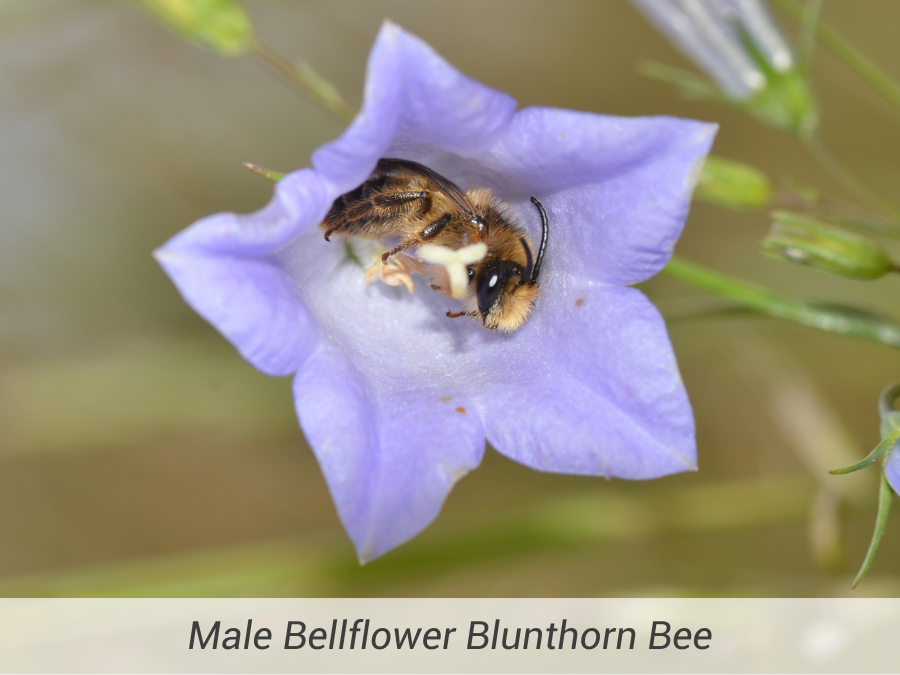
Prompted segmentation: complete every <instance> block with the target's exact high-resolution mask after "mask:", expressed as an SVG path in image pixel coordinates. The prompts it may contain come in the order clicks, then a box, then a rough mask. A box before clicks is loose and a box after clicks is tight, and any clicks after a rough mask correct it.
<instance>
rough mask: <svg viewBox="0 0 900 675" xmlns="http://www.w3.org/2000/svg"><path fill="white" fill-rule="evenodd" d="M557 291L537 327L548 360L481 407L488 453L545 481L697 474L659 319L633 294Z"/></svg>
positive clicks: (598, 289) (529, 367)
mask: <svg viewBox="0 0 900 675" xmlns="http://www.w3.org/2000/svg"><path fill="white" fill-rule="evenodd" d="M560 291H561V293H562V295H563V297H562V298H561V299H560V301H559V302H545V303H542V316H541V319H540V320H539V321H537V322H535V324H534V327H535V330H536V332H539V333H541V334H542V335H541V338H542V339H540V343H541V344H542V347H543V353H542V354H539V355H538V358H525V359H522V360H521V361H520V362H519V364H517V369H516V370H515V371H513V372H512V373H510V374H509V375H508V376H507V377H506V378H505V379H506V381H497V383H496V386H495V387H493V388H491V389H490V390H489V391H487V392H486V393H485V395H484V396H482V397H481V398H480V399H479V402H480V404H481V405H482V407H483V410H484V416H485V420H486V423H485V428H486V431H487V438H488V440H489V441H490V443H491V445H493V446H494V447H495V448H496V449H497V450H498V451H499V452H501V453H503V454H504V455H506V456H507V457H510V458H512V459H514V460H516V461H518V462H521V463H523V464H525V465H527V466H530V467H532V468H535V469H539V470H541V471H557V472H561V473H575V474H590V475H603V476H614V477H618V478H629V479H647V478H657V477H659V476H664V475H667V474H670V473H677V472H680V471H690V470H694V469H695V468H696V461H697V458H696V448H695V441H694V421H693V416H692V414H691V407H690V403H689V402H688V399H687V395H686V393H685V390H684V386H683V385H682V382H681V377H680V375H679V373H678V366H677V365H676V363H675V356H674V354H673V353H672V348H671V346H670V344H669V340H668V337H667V335H666V329H665V324H664V323H663V320H662V317H660V315H659V313H658V312H657V311H656V309H655V308H654V307H653V305H652V304H650V302H649V301H648V300H647V299H646V298H645V297H644V295H643V294H642V293H641V292H640V291H638V290H636V289H632V288H610V287H604V286H600V285H597V284H592V283H590V282H578V281H575V280H572V281H571V282H570V283H569V284H568V286H567V287H566V288H564V289H560ZM526 328H527V327H526Z"/></svg>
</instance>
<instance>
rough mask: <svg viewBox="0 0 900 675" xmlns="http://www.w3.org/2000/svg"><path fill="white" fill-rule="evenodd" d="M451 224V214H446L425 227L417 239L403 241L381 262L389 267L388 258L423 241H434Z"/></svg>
mask: <svg viewBox="0 0 900 675" xmlns="http://www.w3.org/2000/svg"><path fill="white" fill-rule="evenodd" d="M449 222H450V214H449V213H445V214H444V215H442V216H441V217H440V218H438V219H437V220H436V221H434V222H433V223H429V224H428V225H426V226H425V228H424V229H423V230H422V231H421V232H419V233H418V234H417V235H416V236H415V237H410V238H409V239H405V240H404V241H401V242H400V243H399V244H398V245H397V246H395V247H394V248H392V249H391V250H390V251H388V252H387V253H385V254H384V255H383V256H381V262H383V263H384V264H385V265H387V261H388V258H390V257H391V256H392V255H395V254H397V253H399V252H400V251H403V250H405V249H408V248H412V247H414V246H418V245H419V244H421V243H422V242H423V241H428V240H429V239H434V238H435V237H436V236H438V234H440V232H441V230H443V229H444V228H445V227H447V223H449Z"/></svg>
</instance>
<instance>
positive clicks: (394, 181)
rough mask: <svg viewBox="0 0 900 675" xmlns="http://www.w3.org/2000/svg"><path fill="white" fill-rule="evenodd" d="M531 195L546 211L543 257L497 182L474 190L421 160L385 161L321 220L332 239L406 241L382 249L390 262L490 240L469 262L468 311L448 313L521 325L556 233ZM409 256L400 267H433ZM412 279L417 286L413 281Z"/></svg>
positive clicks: (494, 324)
mask: <svg viewBox="0 0 900 675" xmlns="http://www.w3.org/2000/svg"><path fill="white" fill-rule="evenodd" d="M531 201H532V203H533V204H534V205H535V207H537V209H538V212H539V213H540V216H541V225H542V229H543V231H542V236H541V245H540V248H539V249H538V252H537V256H536V257H534V256H533V255H532V250H533V244H532V241H531V238H530V237H529V236H528V234H527V233H526V232H525V231H524V230H522V229H521V228H520V227H519V226H518V225H517V224H516V222H515V217H514V215H513V213H512V211H511V210H510V209H509V207H508V206H507V205H506V204H504V203H503V202H501V201H499V200H498V199H497V198H496V197H494V195H493V194H492V193H491V191H490V190H486V189H480V190H469V192H468V193H467V192H464V191H463V190H462V189H461V188H460V187H459V186H458V185H456V184H455V183H453V182H452V181H450V180H448V179H446V178H444V177H443V176H441V175H440V174H438V173H436V172H435V171H432V170H431V169H429V168H428V167H426V166H422V165H421V164H418V163H417V162H412V161H410V160H406V159H387V158H386V159H381V160H379V161H378V165H377V166H376V167H375V170H374V171H373V172H372V175H371V176H369V178H368V179H367V180H366V181H365V182H364V183H363V184H362V185H360V186H359V187H358V188H356V189H355V190H353V191H351V192H348V193H347V194H345V195H341V196H340V197H338V198H337V199H336V200H335V201H334V204H333V205H332V207H331V210H330V211H329V212H328V215H326V216H325V220H323V221H322V222H321V223H320V224H319V227H320V228H321V229H322V230H324V232H325V239H326V240H328V239H329V238H330V237H331V235H332V234H340V235H345V236H357V237H364V238H368V239H376V240H379V241H382V242H384V241H385V240H389V239H390V240H392V239H396V238H399V243H397V245H396V246H394V247H393V248H391V249H390V250H388V251H387V252H385V253H384V255H383V256H382V257H381V262H382V264H383V265H387V264H388V263H389V261H390V259H391V258H392V257H394V256H398V254H401V252H402V251H405V250H407V249H412V248H417V247H418V246H420V245H422V244H425V243H430V244H438V245H440V246H446V247H448V248H451V249H460V248H462V247H463V246H468V245H470V244H475V243H478V242H483V243H484V244H486V245H487V255H486V256H485V257H484V258H483V259H481V260H480V261H478V262H476V263H474V264H472V265H470V266H469V268H468V272H469V285H468V289H467V291H466V297H465V299H464V300H463V311H462V312H449V311H448V312H447V316H448V317H450V318H456V317H459V316H471V317H476V318H480V319H481V322H482V324H483V325H484V326H485V327H486V328H490V329H493V330H498V331H501V332H512V331H515V330H517V329H518V328H519V327H521V325H522V324H523V323H524V322H525V320H526V319H527V318H528V315H529V314H531V311H532V309H533V307H534V302H535V300H536V299H537V295H538V283H537V282H538V275H539V273H540V271H541V263H542V261H543V259H544V250H545V249H546V247H547V236H548V234H549V226H548V223H547V213H546V211H545V210H544V207H543V205H542V204H541V203H540V202H539V201H538V200H537V199H536V198H534V197H532V198H531ZM403 258H404V263H403V265H401V269H403V270H405V269H406V268H409V269H412V270H413V271H416V272H418V273H420V274H426V272H425V267H424V265H422V264H421V263H419V262H418V261H415V260H414V259H412V258H409V257H408V256H403ZM374 269H375V268H372V270H370V272H369V273H367V278H369V276H370V274H371V273H372V272H373V271H374ZM407 279H408V276H407ZM404 283H407V282H406V281H404ZM407 285H408V286H409V287H410V289H412V284H411V282H409V283H407ZM432 288H435V289H436V290H440V291H442V292H444V293H446V294H449V289H448V288H446V287H443V286H441V285H440V284H435V283H432Z"/></svg>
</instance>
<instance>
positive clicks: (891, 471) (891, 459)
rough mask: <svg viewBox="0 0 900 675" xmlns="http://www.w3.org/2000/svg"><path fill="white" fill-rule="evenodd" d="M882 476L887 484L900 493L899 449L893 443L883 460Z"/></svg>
mask: <svg viewBox="0 0 900 675" xmlns="http://www.w3.org/2000/svg"><path fill="white" fill-rule="evenodd" d="M884 477H885V478H887V482H888V484H889V485H890V486H891V487H892V488H893V489H894V492H896V493H897V494H898V495H900V451H898V450H897V446H896V445H895V446H894V448H893V449H892V450H890V451H889V452H888V455H887V457H886V458H885V460H884Z"/></svg>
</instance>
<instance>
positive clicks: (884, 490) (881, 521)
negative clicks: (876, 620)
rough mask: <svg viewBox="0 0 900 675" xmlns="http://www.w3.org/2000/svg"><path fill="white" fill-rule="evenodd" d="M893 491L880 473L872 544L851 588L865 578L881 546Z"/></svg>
mask: <svg viewBox="0 0 900 675" xmlns="http://www.w3.org/2000/svg"><path fill="white" fill-rule="evenodd" d="M893 496H894V491H893V490H892V489H891V486H890V485H889V484H888V482H887V477H886V476H885V475H884V474H883V473H882V474H881V481H880V486H879V490H878V515H877V516H876V517H875V531H874V532H873V533H872V542H871V543H870V544H869V550H868V551H867V552H866V558H865V560H863V564H862V567H860V568H859V572H857V574H856V578H855V579H854V580H853V586H852V588H856V587H857V586H858V585H859V582H860V581H862V580H863V578H865V576H866V574H868V572H869V568H870V567H871V566H872V562H873V561H874V560H875V554H876V553H878V546H879V545H880V544H881V538H882V537H883V536H884V529H885V528H886V527H887V518H888V513H889V512H890V510H891V499H892V498H893Z"/></svg>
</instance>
